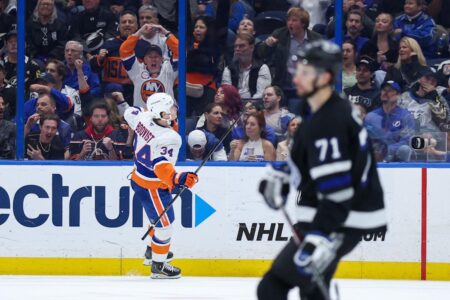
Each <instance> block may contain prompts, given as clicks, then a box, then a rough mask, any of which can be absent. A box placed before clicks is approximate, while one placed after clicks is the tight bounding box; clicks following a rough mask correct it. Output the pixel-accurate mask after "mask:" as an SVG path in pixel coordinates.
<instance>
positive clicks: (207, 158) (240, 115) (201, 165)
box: [141, 111, 244, 240]
mask: <svg viewBox="0 0 450 300" xmlns="http://www.w3.org/2000/svg"><path fill="white" fill-rule="evenodd" d="M243 114H244V111H242V112H241V113H240V114H239V117H238V118H236V120H234V121H233V123H231V125H230V127H229V128H228V130H227V131H226V132H225V133H224V134H223V136H222V137H221V138H220V140H219V142H218V143H217V144H216V145H215V146H214V148H212V149H211V151H209V153H208V154H207V155H206V157H205V158H204V159H203V160H202V162H201V163H200V166H198V167H197V169H196V170H195V171H194V173H195V174H197V173H198V172H199V171H200V169H201V168H202V167H203V166H204V165H205V164H206V162H207V161H208V160H209V158H210V157H211V155H213V153H214V152H215V151H216V149H217V148H218V147H219V145H220V144H221V143H223V141H224V140H225V138H226V137H227V136H228V134H230V132H231V131H232V130H233V128H234V125H236V123H237V122H238V120H240V119H241V117H242V115H243ZM185 189H187V187H186V186H185V185H184V186H183V187H182V188H181V190H180V191H179V192H178V193H177V194H176V195H175V197H174V198H173V199H172V200H171V201H170V202H169V203H168V204H167V206H166V208H165V209H164V210H163V212H162V213H161V214H160V215H159V216H158V218H157V219H156V221H155V223H154V224H150V226H149V227H148V229H147V231H146V232H145V234H144V235H143V236H142V238H141V240H145V238H146V237H147V235H149V234H150V231H151V230H152V229H153V228H154V227H155V226H156V225H157V224H158V223H159V221H160V220H161V218H162V217H163V216H164V215H165V214H166V213H167V211H168V210H169V209H170V208H171V207H172V205H173V203H174V202H175V200H177V199H178V198H179V197H180V196H181V194H182V193H183V192H184V190H185Z"/></svg>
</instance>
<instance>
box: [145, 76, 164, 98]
mask: <svg viewBox="0 0 450 300" xmlns="http://www.w3.org/2000/svg"><path fill="white" fill-rule="evenodd" d="M165 92H166V89H165V88H164V84H162V82H161V81H159V80H157V79H153V78H152V79H150V80H147V81H145V82H144V83H143V84H142V86H141V97H142V100H143V101H144V102H147V98H148V97H150V96H151V95H153V94H154V93H165Z"/></svg>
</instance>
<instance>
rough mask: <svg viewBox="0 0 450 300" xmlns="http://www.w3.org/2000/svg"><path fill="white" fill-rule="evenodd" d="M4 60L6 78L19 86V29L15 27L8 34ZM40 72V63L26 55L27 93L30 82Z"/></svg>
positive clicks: (15, 85)
mask: <svg viewBox="0 0 450 300" xmlns="http://www.w3.org/2000/svg"><path fill="white" fill-rule="evenodd" d="M2 60H3V65H4V68H5V70H6V80H7V81H8V83H9V84H10V85H12V86H14V87H17V31H16V30H15V29H14V30H12V31H10V32H8V34H7V35H6V55H4V56H3V59H2ZM39 74H40V68H39V65H38V64H37V63H36V62H35V61H34V60H33V59H31V58H29V57H28V56H25V94H28V88H29V87H30V83H31V82H34V80H35V79H36V78H37V77H39Z"/></svg>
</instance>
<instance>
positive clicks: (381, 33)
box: [360, 12, 399, 70]
mask: <svg viewBox="0 0 450 300" xmlns="http://www.w3.org/2000/svg"><path fill="white" fill-rule="evenodd" d="M393 22H394V18H393V17H392V15H390V14H388V13H383V12H382V13H380V14H379V15H378V16H377V18H376V20H375V29H374V32H373V36H372V39H371V40H369V41H368V42H367V43H366V44H365V45H364V46H363V48H362V49H361V53H360V55H361V56H363V55H366V56H370V57H372V58H373V59H374V60H376V61H377V62H378V64H380V66H381V69H382V70H386V66H385V65H384V63H385V62H386V61H387V60H388V57H398V48H399V45H398V42H397V41H396V40H395V37H394V25H393V24H394V23H393Z"/></svg>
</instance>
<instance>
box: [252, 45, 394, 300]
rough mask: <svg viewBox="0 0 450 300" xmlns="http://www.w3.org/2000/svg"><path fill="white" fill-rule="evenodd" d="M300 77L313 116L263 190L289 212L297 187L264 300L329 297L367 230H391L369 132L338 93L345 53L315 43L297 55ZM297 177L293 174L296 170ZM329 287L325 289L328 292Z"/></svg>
mask: <svg viewBox="0 0 450 300" xmlns="http://www.w3.org/2000/svg"><path fill="white" fill-rule="evenodd" d="M297 58H298V63H297V71H296V75H295V78H294V80H293V81H294V85H295V86H296V89H297V93H298V95H299V96H301V97H303V98H305V99H307V104H308V105H307V106H308V109H306V110H305V111H307V113H306V114H305V115H303V116H302V120H303V121H302V123H301V124H300V126H299V128H298V131H297V133H296V135H295V137H294V143H293V147H292V149H291V160H290V161H289V164H288V165H284V166H283V165H281V166H280V165H278V166H276V167H275V166H269V167H268V172H267V174H266V176H265V179H264V180H262V181H261V184H260V187H259V191H260V193H261V194H262V195H263V197H264V199H265V201H266V202H267V204H268V205H269V206H270V207H271V208H274V209H279V208H282V207H283V209H284V205H285V202H286V199H287V195H288V193H289V179H290V181H291V182H292V183H293V184H294V185H295V186H296V187H298V191H299V195H300V196H299V197H298V199H297V205H298V207H297V208H296V213H297V220H298V223H297V224H295V229H296V233H297V236H298V237H299V238H300V239H299V240H300V241H298V242H297V243H296V242H295V241H294V240H292V239H291V241H290V242H289V243H288V245H287V246H286V247H285V248H284V249H283V250H282V251H281V252H280V253H279V255H278V256H277V257H276V259H275V261H274V262H273V265H272V267H271V269H270V270H269V271H268V272H267V273H266V274H265V275H264V277H263V278H262V280H261V282H260V283H259V286H258V290H257V294H258V299H260V300H265V299H268V300H269V299H270V300H278V299H287V294H288V292H289V290H290V289H291V288H294V287H299V288H300V297H301V299H302V300H305V299H307V300H319V299H329V294H328V290H329V284H330V281H331V278H332V277H333V274H334V272H335V270H336V268H337V265H338V263H339V261H340V259H341V258H342V257H343V256H344V255H346V254H347V253H349V252H350V251H351V250H352V249H353V248H355V246H356V245H357V244H358V242H359V240H360V237H361V235H362V234H365V233H372V232H384V231H386V216H385V209H384V203H383V191H382V189H381V186H380V182H379V179H378V174H377V170H376V165H375V159H374V158H373V154H372V148H371V145H370V141H369V138H368V135H367V131H366V130H365V129H364V127H363V126H362V121H361V120H360V118H359V117H358V113H357V111H356V110H355V109H353V108H352V105H351V104H350V102H349V101H348V100H344V99H342V98H341V97H340V96H339V95H338V94H337V93H336V92H335V91H333V85H334V77H335V76H336V75H337V74H338V72H339V67H340V64H341V61H342V60H341V50H340V49H339V47H337V46H336V45H335V44H333V43H330V42H327V41H315V42H312V43H310V44H308V45H307V46H306V47H305V48H304V50H303V51H302V52H301V53H299V55H298V57H297ZM288 172H289V173H290V175H289V173H288ZM321 287H322V288H321Z"/></svg>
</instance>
